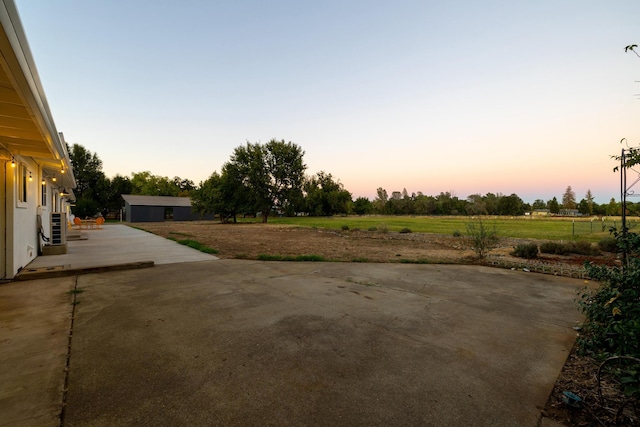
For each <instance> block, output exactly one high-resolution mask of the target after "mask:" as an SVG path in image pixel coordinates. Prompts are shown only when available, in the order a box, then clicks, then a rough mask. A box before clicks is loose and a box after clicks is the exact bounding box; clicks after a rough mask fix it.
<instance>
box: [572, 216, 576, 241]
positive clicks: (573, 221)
mask: <svg viewBox="0 0 640 427" xmlns="http://www.w3.org/2000/svg"><path fill="white" fill-rule="evenodd" d="M571 235H572V236H574V237H575V235H576V220H575V219H572V220H571Z"/></svg>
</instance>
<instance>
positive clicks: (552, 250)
mask: <svg viewBox="0 0 640 427" xmlns="http://www.w3.org/2000/svg"><path fill="white" fill-rule="evenodd" d="M540 252H542V253H545V254H553V255H568V254H576V255H599V254H600V251H599V250H598V248H596V247H595V246H593V245H592V244H591V243H589V242H584V241H580V242H567V243H559V242H545V243H543V244H541V245H540Z"/></svg>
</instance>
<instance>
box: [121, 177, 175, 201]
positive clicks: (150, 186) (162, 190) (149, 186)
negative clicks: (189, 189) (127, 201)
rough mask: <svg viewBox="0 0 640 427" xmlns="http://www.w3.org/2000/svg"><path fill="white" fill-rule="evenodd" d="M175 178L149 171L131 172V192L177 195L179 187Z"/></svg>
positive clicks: (150, 194)
mask: <svg viewBox="0 0 640 427" xmlns="http://www.w3.org/2000/svg"><path fill="white" fill-rule="evenodd" d="M176 179H177V180H178V181H179V180H180V178H177V177H176V178H174V179H169V178H168V177H166V176H160V175H153V174H152V173H151V172H149V171H144V172H137V173H136V172H134V173H132V174H131V187H132V188H131V192H132V194H140V195H145V196H173V197H178V196H179V194H180V187H178V185H177V184H176Z"/></svg>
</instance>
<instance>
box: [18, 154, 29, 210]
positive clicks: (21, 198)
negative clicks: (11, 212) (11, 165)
mask: <svg viewBox="0 0 640 427" xmlns="http://www.w3.org/2000/svg"><path fill="white" fill-rule="evenodd" d="M28 173H29V172H28V171H27V166H26V165H25V164H24V163H20V166H19V167H18V202H20V203H27V175H28Z"/></svg>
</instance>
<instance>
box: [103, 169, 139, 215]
mask: <svg viewBox="0 0 640 427" xmlns="http://www.w3.org/2000/svg"><path fill="white" fill-rule="evenodd" d="M132 188H133V187H132V185H131V180H130V179H129V177H126V176H122V175H116V176H114V177H113V178H111V181H110V185H109V195H108V198H107V210H108V211H110V212H118V211H120V209H121V208H122V204H123V200H122V195H123V194H131V190H132Z"/></svg>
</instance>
